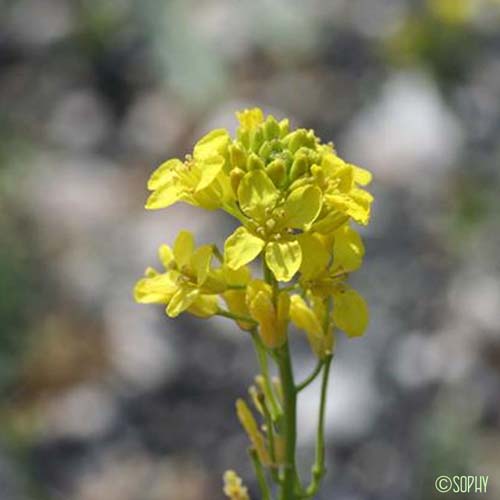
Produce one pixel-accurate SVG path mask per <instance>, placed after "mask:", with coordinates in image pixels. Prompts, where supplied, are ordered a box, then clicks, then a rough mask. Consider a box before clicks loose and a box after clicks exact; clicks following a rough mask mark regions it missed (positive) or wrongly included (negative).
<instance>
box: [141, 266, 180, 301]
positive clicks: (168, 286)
mask: <svg viewBox="0 0 500 500" xmlns="http://www.w3.org/2000/svg"><path fill="white" fill-rule="evenodd" d="M178 275H179V274H178V273H175V272H169V273H163V274H157V275H155V276H152V275H151V274H150V275H149V277H146V278H143V279H141V280H139V281H138V282H137V283H136V285H135V288H134V298H135V300H136V302H139V303H141V304H166V303H167V302H168V301H169V300H170V298H171V297H172V295H173V294H174V293H175V292H176V291H177V283H176V278H177V277H178Z"/></svg>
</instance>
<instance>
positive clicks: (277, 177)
mask: <svg viewBox="0 0 500 500" xmlns="http://www.w3.org/2000/svg"><path fill="white" fill-rule="evenodd" d="M266 173H267V175H268V176H269V177H270V178H271V180H272V181H273V183H274V185H275V186H277V187H279V186H282V185H283V184H284V183H285V182H286V165H285V162H284V161H283V160H282V159H279V158H278V159H276V160H274V161H272V162H271V163H269V165H267V167H266Z"/></svg>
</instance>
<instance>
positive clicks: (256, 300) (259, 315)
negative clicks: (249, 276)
mask: <svg viewBox="0 0 500 500" xmlns="http://www.w3.org/2000/svg"><path fill="white" fill-rule="evenodd" d="M246 306H247V309H248V311H249V313H250V316H251V317H252V318H253V319H255V321H257V323H258V324H259V335H260V337H261V339H262V342H264V344H265V345H266V346H267V347H269V348H271V349H274V348H276V347H280V346H282V345H283V344H284V343H285V342H286V331H287V326H288V317H289V308H290V298H289V296H288V293H287V292H280V293H279V294H278V297H277V301H276V306H275V305H274V303H273V290H272V288H271V286H270V285H269V284H268V283H266V282H265V281H262V280H253V281H251V282H250V283H249V284H248V286H247V290H246Z"/></svg>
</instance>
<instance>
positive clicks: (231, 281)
mask: <svg viewBox="0 0 500 500" xmlns="http://www.w3.org/2000/svg"><path fill="white" fill-rule="evenodd" d="M222 273H223V276H224V281H225V282H226V283H227V285H228V286H245V285H246V284H247V283H248V282H249V281H250V278H251V273H250V269H248V267H247V266H242V267H240V268H239V269H231V268H230V267H229V266H227V265H224V264H223V265H222Z"/></svg>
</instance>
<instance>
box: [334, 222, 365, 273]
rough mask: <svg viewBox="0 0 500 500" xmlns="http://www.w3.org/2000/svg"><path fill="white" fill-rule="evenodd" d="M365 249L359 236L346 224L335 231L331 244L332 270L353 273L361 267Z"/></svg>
mask: <svg viewBox="0 0 500 500" xmlns="http://www.w3.org/2000/svg"><path fill="white" fill-rule="evenodd" d="M364 254H365V247H364V245H363V241H362V240H361V237H360V236H359V234H358V233H357V232H356V231H354V230H353V229H351V228H350V227H349V225H348V224H345V225H343V226H342V227H341V228H340V229H338V230H337V231H335V239H334V243H333V265H332V267H333V269H341V270H343V271H345V272H351V271H355V270H356V269H358V268H359V267H360V266H361V263H362V261H363V256H364Z"/></svg>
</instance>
